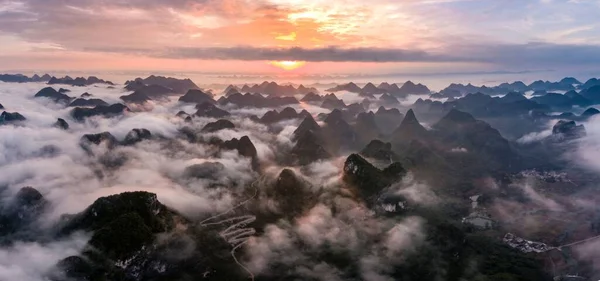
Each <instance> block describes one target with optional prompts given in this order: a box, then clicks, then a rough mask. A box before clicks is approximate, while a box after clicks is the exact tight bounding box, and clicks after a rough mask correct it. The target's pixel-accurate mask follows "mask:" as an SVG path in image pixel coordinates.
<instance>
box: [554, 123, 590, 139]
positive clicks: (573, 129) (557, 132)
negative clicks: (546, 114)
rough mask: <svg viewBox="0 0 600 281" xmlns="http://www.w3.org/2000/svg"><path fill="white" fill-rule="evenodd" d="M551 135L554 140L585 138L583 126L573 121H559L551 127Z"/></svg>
mask: <svg viewBox="0 0 600 281" xmlns="http://www.w3.org/2000/svg"><path fill="white" fill-rule="evenodd" d="M552 135H553V137H554V138H559V139H567V140H571V139H578V138H582V137H585V136H586V135H587V134H586V130H585V127H584V126H583V125H577V123H575V121H564V120H560V121H558V122H557V123H556V124H555V125H554V127H552Z"/></svg>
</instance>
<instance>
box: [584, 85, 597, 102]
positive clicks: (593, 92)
mask: <svg viewBox="0 0 600 281" xmlns="http://www.w3.org/2000/svg"><path fill="white" fill-rule="evenodd" d="M579 94H580V95H581V96H583V97H584V98H586V99H588V100H590V101H592V102H593V103H594V104H600V84H599V85H596V86H591V87H589V88H586V89H585V90H582V91H581V92H579Z"/></svg>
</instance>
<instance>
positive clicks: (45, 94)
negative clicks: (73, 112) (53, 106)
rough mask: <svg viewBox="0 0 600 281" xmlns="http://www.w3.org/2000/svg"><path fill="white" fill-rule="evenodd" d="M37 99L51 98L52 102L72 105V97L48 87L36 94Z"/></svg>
mask: <svg viewBox="0 0 600 281" xmlns="http://www.w3.org/2000/svg"><path fill="white" fill-rule="evenodd" d="M35 97H36V98H49V99H51V100H53V101H54V102H58V103H67V104H68V103H70V102H71V99H72V98H71V97H69V96H67V95H65V94H63V93H59V92H58V91H56V90H54V88H52V87H46V88H43V89H41V90H40V91H39V92H37V93H36V94H35Z"/></svg>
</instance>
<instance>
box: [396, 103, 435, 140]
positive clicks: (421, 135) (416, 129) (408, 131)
mask: <svg viewBox="0 0 600 281" xmlns="http://www.w3.org/2000/svg"><path fill="white" fill-rule="evenodd" d="M428 138H429V132H428V131H427V129H425V127H423V126H422V125H421V123H419V120H417V117H416V116H415V112H414V111H413V110H412V109H409V110H408V112H406V115H405V116H404V119H403V120H402V122H401V123H400V126H398V128H397V129H396V130H395V131H394V132H393V133H392V144H394V145H396V144H403V143H404V144H405V143H408V142H410V141H413V140H420V141H423V140H427V139H428Z"/></svg>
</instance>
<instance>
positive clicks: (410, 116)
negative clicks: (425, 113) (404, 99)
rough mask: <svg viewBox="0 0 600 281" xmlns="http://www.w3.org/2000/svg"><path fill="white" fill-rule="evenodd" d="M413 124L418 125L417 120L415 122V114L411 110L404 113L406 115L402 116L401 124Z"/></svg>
mask: <svg viewBox="0 0 600 281" xmlns="http://www.w3.org/2000/svg"><path fill="white" fill-rule="evenodd" d="M414 123H418V124H419V120H417V116H415V112H414V111H413V110H412V108H411V109H409V110H408V111H407V112H406V115H404V120H402V124H414Z"/></svg>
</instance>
